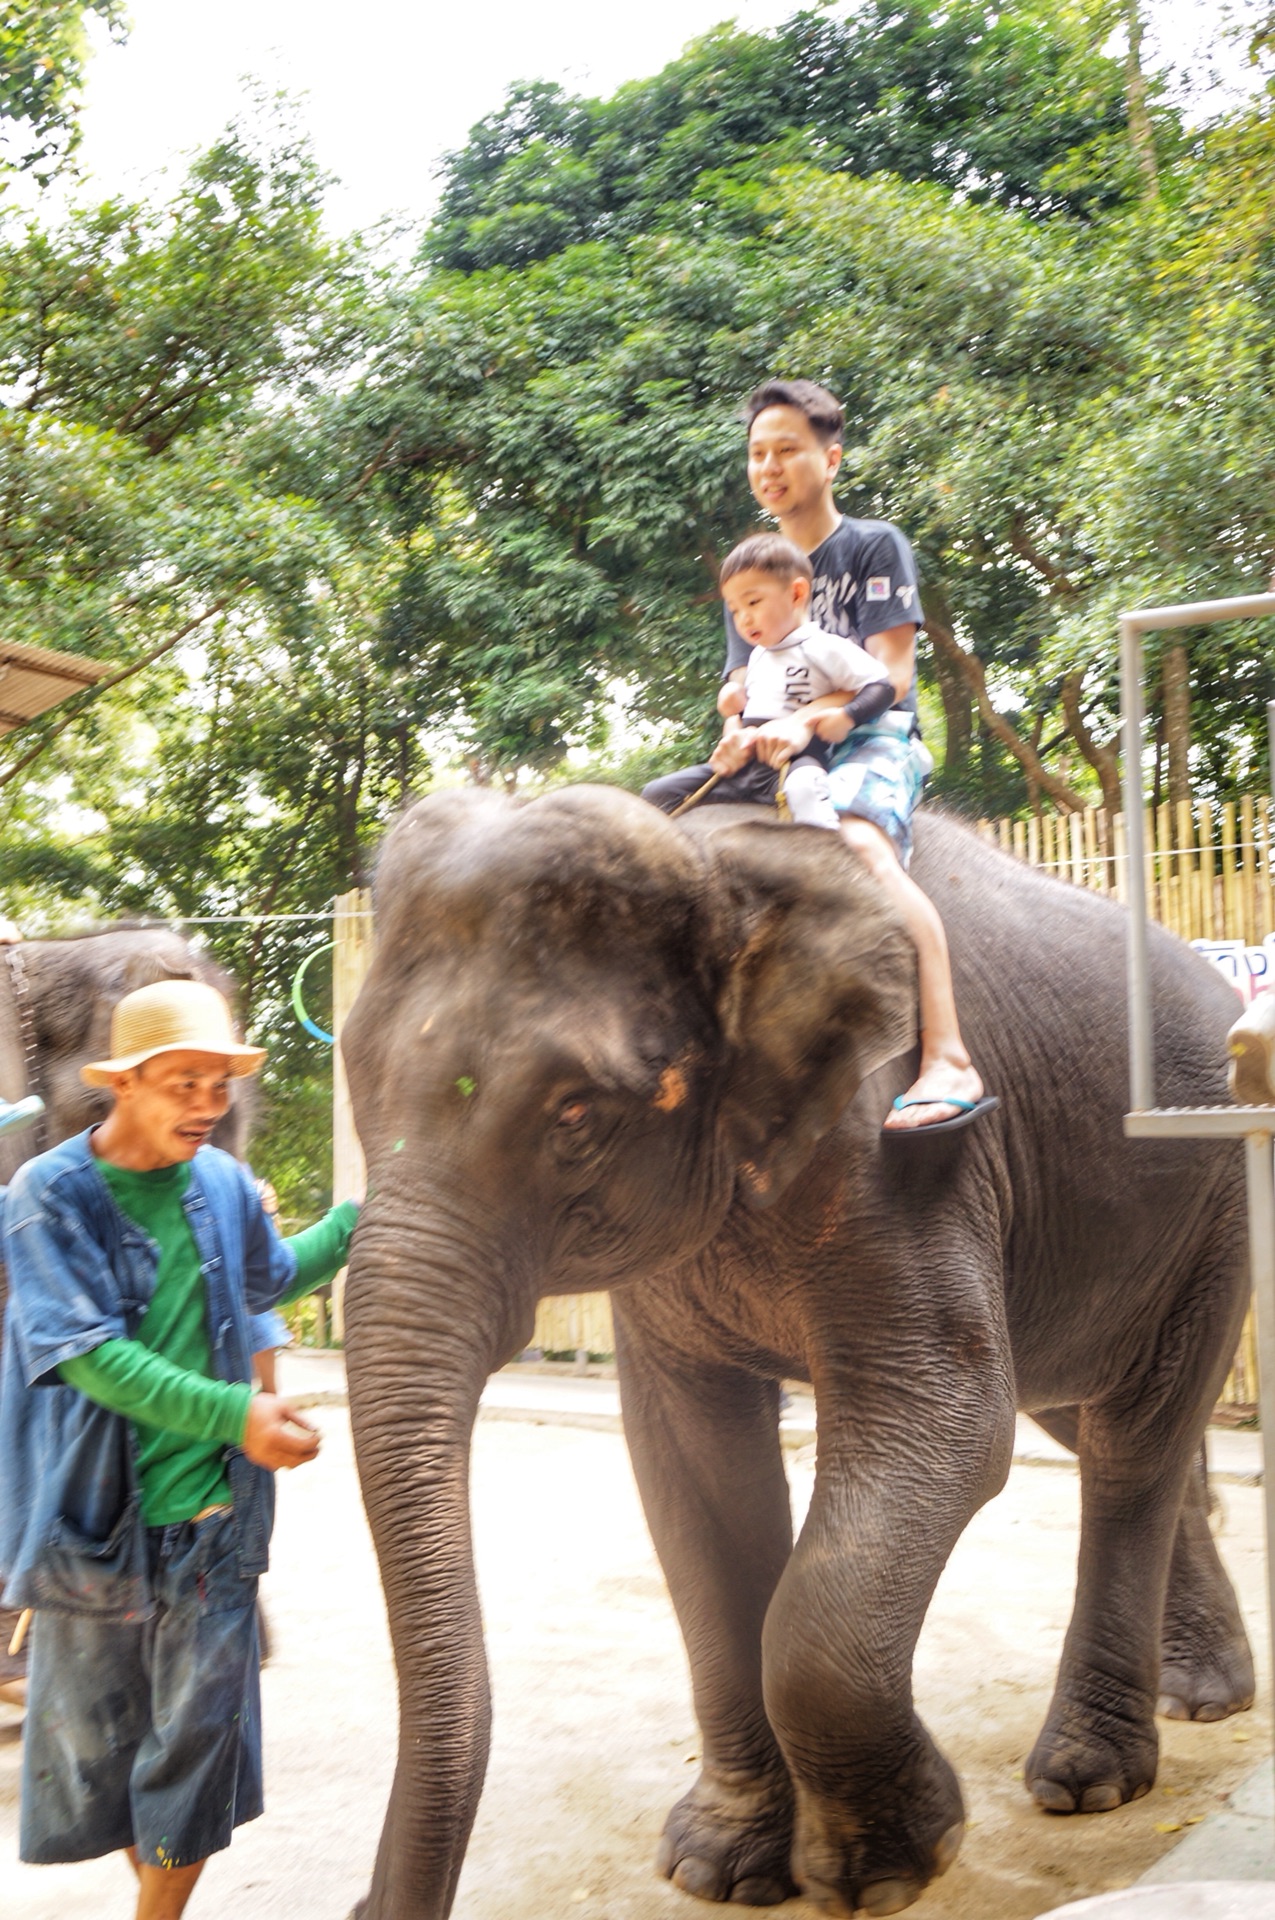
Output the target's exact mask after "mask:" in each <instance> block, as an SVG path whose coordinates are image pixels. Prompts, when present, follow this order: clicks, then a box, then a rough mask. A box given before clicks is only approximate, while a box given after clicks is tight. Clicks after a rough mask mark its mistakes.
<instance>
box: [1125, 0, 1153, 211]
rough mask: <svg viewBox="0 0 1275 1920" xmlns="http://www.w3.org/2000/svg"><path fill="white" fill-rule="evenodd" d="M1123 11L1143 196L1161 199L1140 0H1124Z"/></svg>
mask: <svg viewBox="0 0 1275 1920" xmlns="http://www.w3.org/2000/svg"><path fill="white" fill-rule="evenodd" d="M1122 11H1123V13H1124V19H1125V26H1126V27H1127V29H1128V33H1129V47H1128V51H1127V52H1126V54H1125V62H1124V75H1125V79H1124V90H1125V116H1126V119H1127V122H1128V127H1129V145H1130V146H1131V147H1132V148H1133V157H1134V159H1135V160H1136V161H1137V163H1138V169H1139V171H1140V173H1141V174H1142V196H1143V198H1144V199H1145V200H1157V199H1158V198H1159V196H1160V173H1159V169H1158V167H1157V165H1156V154H1155V131H1154V129H1153V128H1152V125H1151V115H1150V113H1149V112H1148V111H1147V77H1146V74H1145V73H1144V72H1143V70H1142V9H1141V6H1140V4H1139V0H1124V4H1123V8H1122Z"/></svg>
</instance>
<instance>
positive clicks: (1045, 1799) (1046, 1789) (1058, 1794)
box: [1031, 1780, 1076, 1813]
mask: <svg viewBox="0 0 1275 1920" xmlns="http://www.w3.org/2000/svg"><path fill="white" fill-rule="evenodd" d="M1031 1797H1032V1799H1033V1800H1034V1801H1035V1802H1036V1805H1037V1806H1038V1807H1043V1808H1044V1809H1045V1812H1046V1813H1074V1812H1075V1811H1076V1800H1075V1795H1074V1794H1073V1793H1072V1792H1071V1791H1070V1789H1069V1788H1067V1787H1064V1785H1063V1784H1062V1781H1061V1780H1033V1781H1032V1783H1031Z"/></svg>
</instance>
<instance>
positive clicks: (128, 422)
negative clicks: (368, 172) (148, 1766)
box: [0, 0, 1275, 1077]
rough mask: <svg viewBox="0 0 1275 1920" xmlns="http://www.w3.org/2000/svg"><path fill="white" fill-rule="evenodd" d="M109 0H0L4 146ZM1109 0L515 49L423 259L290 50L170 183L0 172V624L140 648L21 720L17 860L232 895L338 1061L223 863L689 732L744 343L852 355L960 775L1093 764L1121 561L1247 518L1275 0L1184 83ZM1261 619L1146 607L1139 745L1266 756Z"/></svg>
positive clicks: (58, 92)
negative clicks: (79, 692)
mask: <svg viewBox="0 0 1275 1920" xmlns="http://www.w3.org/2000/svg"><path fill="white" fill-rule="evenodd" d="M85 11H86V9H84V8H82V7H73V6H66V5H54V4H52V0H45V4H39V3H38V0H30V4H26V5H23V6H19V7H17V8H16V9H15V8H11V9H9V10H8V11H7V12H6V14H5V20H4V26H3V29H0V33H3V34H4V35H10V36H14V35H16V36H17V38H12V37H11V39H9V40H0V55H3V56H6V57H7V64H6V63H5V62H4V61H2V60H0V70H2V71H3V73H4V76H5V78H4V83H3V84H4V89H5V90H4V91H3V92H0V121H2V122H3V123H4V125H5V127H6V129H7V140H8V144H7V147H6V151H7V153H8V155H9V161H8V164H10V165H17V164H20V163H24V164H26V165H28V166H29V167H31V168H33V169H35V170H40V171H45V172H47V171H50V170H52V169H54V168H56V167H58V166H59V165H61V166H63V167H65V165H66V160H67V155H68V154H69V152H70V150H71V148H72V146H73V141H74V103H75V97H76V87H77V85H78V74H79V66H78V62H79V60H80V58H81V55H82V47H83V42H82V37H81V36H82V26H83V15H84V13H85ZM92 11H96V12H97V13H98V14H99V15H101V16H102V18H103V19H105V20H107V21H109V22H111V23H112V24H113V25H115V26H116V27H118V22H119V15H118V13H117V11H116V9H115V8H114V6H113V5H111V4H110V3H109V0H102V4H101V5H99V6H97V7H96V8H94V9H92ZM1140 26H1141V21H1140V16H1139V14H1138V12H1137V8H1136V5H1135V4H1134V0H1119V3H1118V4H1116V3H1115V0H1102V4H1098V0H1068V4H1062V5H1058V4H1045V3H1044V0H1020V3H1019V4H1015V5H1011V6H1006V7H1001V8H992V7H990V6H987V5H984V4H977V3H976V0H952V4H950V5H949V6H946V7H942V8H939V7H926V6H921V5H918V4H912V0H895V3H894V4H887V0H859V3H858V4H854V5H851V6H849V7H837V8H824V9H820V10H819V11H816V12H806V13H799V14H797V15H796V16H795V17H794V18H793V19H792V20H790V21H789V22H788V23H787V24H786V25H785V26H784V27H782V28H780V29H778V30H776V31H775V32H773V33H748V32H743V31H740V30H738V29H735V28H723V29H720V30H718V31H716V32H714V33H712V34H710V35H708V36H707V37H706V38H705V39H703V40H701V41H699V42H696V43H695V44H693V45H692V46H691V47H689V48H688V49H687V51H686V52H685V54H684V55H683V56H681V58H680V59H678V60H677V61H674V62H673V63H671V64H670V66H669V67H667V68H666V69H665V70H664V71H663V72H662V73H660V74H657V75H655V76H654V77H652V78H651V79H648V80H643V81H635V82H632V83H630V84H629V85H626V86H624V87H621V88H619V89H618V90H617V91H616V92H615V93H614V94H613V95H612V96H611V97H610V98H608V99H588V98H583V97H575V96H572V95H570V94H567V93H565V92H564V91H562V90H561V89H560V88H557V87H554V86H550V85H548V84H543V83H536V84H530V85H527V86H524V87H520V88H517V89H515V90H514V91H513V92H512V93H511V94H510V95H509V97H508V98H507V99H506V101H505V102H504V103H503V105H501V106H500V107H499V108H498V109H497V110H496V111H495V112H493V113H492V114H491V115H489V116H488V117H487V118H486V119H485V120H483V121H482V122H481V123H480V124H479V125H478V126H477V127H475V129H474V130H473V132H472V134H471V136H470V139H469V141H468V142H467V143H466V145H465V146H464V148H463V149H461V151H459V152H458V153H456V154H454V155H452V156H451V157H450V159H449V161H448V163H447V167H446V169H445V175H444V179H443V183H442V192H441V198H440V203H439V208H438V213H437V217H436V219H435V220H434V222H433V223H432V225H431V227H430V229H429V231H428V233H427V234H426V236H425V239H424V242H423V245H422V247H421V249H420V252H419V254H418V256H417V257H416V258H415V259H413V260H411V261H410V262H408V263H404V262H403V261H402V260H401V259H397V258H395V257H394V256H393V255H389V256H386V257H382V255H381V254H380V253H379V252H378V251H377V248H376V246H375V244H374V243H373V242H371V241H370V240H359V239H355V240H352V241H337V240H336V239H334V238H333V237H332V236H331V235H330V234H328V233H327V232H326V231H325V228H324V223H323V216H322V203H323V193H324V187H325V182H324V179H323V176H322V174H321V172H320V171H319V169H318V168H317V167H316V165H315V162H314V160H313V157H312V155H311V153H310V151H309V148H308V145H307V142H306V140H305V138H304V137H303V135H302V134H301V133H300V132H299V131H298V128H297V125H296V118H295V112H294V110H292V109H290V108H289V107H288V106H287V105H286V103H281V102H278V101H268V100H258V101H257V102H256V103H255V105H254V106H253V107H252V108H251V109H250V110H249V111H248V112H247V114H246V115H245V118H244V120H243V121H242V122H241V123H240V124H238V125H236V126H234V127H232V128H230V129H228V130H227V131H226V133H225V134H224V135H223V137H222V138H221V139H219V140H218V141H217V142H215V143H214V144H213V145H212V146H211V147H210V148H209V149H208V150H207V151H205V152H203V153H201V154H198V155H196V156H195V157H194V158H193V160H192V161H191V164H190V167H189V171H188V173H187V176H186V178H185V179H184V180H182V181H179V182H178V183H177V184H176V185H175V186H172V187H170V188H167V189H165V190H164V191H163V192H162V193H159V194H156V195H155V196H153V197H152V198H150V199H147V200H136V201H127V202H126V201H122V200H111V201H107V202H105V203H103V202H101V201H98V200H95V199H94V198H93V197H92V194H91V191H89V192H83V191H82V192H81V193H80V194H79V195H78V197H73V199H72V201H71V210H70V211H68V212H64V213H62V214H60V215H59V216H58V217H57V218H56V219H54V218H53V217H52V216H47V217H46V216H45V215H43V214H42V213H40V212H38V211H37V213H35V214H34V215H33V214H29V213H22V212H19V211H18V210H17V209H16V208H15V207H12V206H8V207H7V210H6V205H7V203H6V201H5V200H4V198H3V196H0V396H2V397H3V410H2V411H0V631H3V632H5V633H7V634H11V635H12V636H13V637H15V638H21V639H27V640H35V641H37V642H42V643H44V644H48V645H51V646H54V647H58V648H61V649H64V650H69V651H72V652H84V653H90V654H92V655H94V656H96V657H99V658H102V659H107V660H109V661H111V662H112V663H113V664H114V665H116V666H117V667H119V668H124V669H126V668H130V667H132V668H136V669H137V671H135V672H133V673H131V674H129V675H128V676H127V677H126V678H124V679H123V680H122V681H121V682H120V683H119V684H118V685H117V686H115V687H114V688H113V689H111V690H110V691H108V692H106V693H103V694H100V695H97V696H91V695H84V696H80V697H78V698H77V699H76V700H74V701H72V702H70V703H69V704H68V705H67V706H66V707H65V708H63V709H61V710H59V711H57V712H55V713H53V714H50V715H48V716H47V717H46V718H45V719H43V720H41V721H40V722H38V723H35V724H34V725H33V726H31V727H29V728H27V729H25V730H23V731H22V732H21V733H18V734H15V735H13V736H11V737H10V739H9V740H8V741H7V742H6V743H5V753H4V756H3V757H0V861H2V863H3V892H4V902H5V905H6V906H7V907H8V909H9V911H11V912H18V913H19V914H25V915H26V916H27V917H28V918H29V919H30V921H31V923H32V924H33V925H37V926H38V925H39V924H40V923H41V921H43V922H44V923H46V924H52V923H58V922H62V921H65V919H66V918H67V917H68V916H73V915H74V914H76V913H97V914H103V913H117V912H124V913H137V912H161V913H164V914H171V915H176V916H187V917H190V918H192V919H198V920H203V919H206V918H208V917H218V916H219V917H220V918H221V921H222V924H221V926H220V928H219V929H217V930H214V931H212V932H210V934H209V936H208V937H209V938H212V939H214V940H215V942H216V945H217V951H218V953H219V955H220V957H221V958H223V959H224V960H226V961H227V962H228V963H229V964H231V965H232V966H233V967H234V968H235V970H236V972H237V973H238V975H239V978H240V980H241V982H242V983H243V986H244V988H245V990H246V992H247V993H248V994H249V995H250V996H252V999H253V1003H254V1017H255V1018H256V1019H257V1020H258V1021H259V1022H264V1023H265V1025H264V1030H266V1031H269V1030H270V1029H271V1027H272V1025H273V1029H274V1031H275V1032H276V1033H277V1035H278V1037H279V1045H280V1054H279V1060H280V1071H281V1072H284V1073H287V1074H301V1075H302V1076H303V1077H304V1075H305V1074H308V1073H311V1072H312V1071H314V1072H318V1073H320V1074H321V1073H322V1071H324V1070H325V1068H324V1064H323V1063H322V1061H320V1060H318V1059H317V1058H316V1055H315V1053H314V1046H315V1043H313V1042H310V1041H308V1040H306V1039H305V1038H304V1037H303V1036H301V1035H300V1034H299V1033H298V1032H297V1030H296V1029H295V1028H294V1027H293V1026H292V1025H291V1023H290V1021H289V1018H288V1016H287V1015H286V1011H285V1009H286V988H287V982H288V979H289V978H290V976H291V972H292V971H293V970H294V968H295V965H296V962H297V960H298V958H299V957H300V954H301V953H302V952H304V951H306V950H307V948H308V944H309V943H311V942H312V941H313V940H314V939H315V938H316V934H315V932H314V929H313V926H312V924H311V923H310V922H308V921H305V920H299V921H295V922H294V921H271V922H268V923H265V922H261V921H260V920H257V919H255V918H251V917H252V916H257V915H260V914H262V913H270V914H307V913H318V912H320V911H321V910H322V908H323V907H324V905H325V903H326V902H327V901H328V900H329V899H330V898H331V895H332V893H333V892H334V891H338V890H343V889H345V888H347V887H348V886H350V885H352V884H354V883H356V882H360V881H362V880H363V879H364V878H365V877H366V875H367V873H368V870H369V865H370V862H371V859H372V857H373V853H374V849H375V845H376V842H377V839H378V837H379V835H380V833H381V831H382V830H383V828H384V826H385V824H386V823H387V821H388V820H389V818H390V817H391V815H392V814H393V812H394V811H395V809H396V808H397V807H398V806H399V805H401V803H402V801H403V800H404V799H405V798H406V797H407V795H408V794H409V793H410V792H412V791H413V790H419V789H420V788H421V787H422V786H424V785H428V784H429V783H430V782H431V781H434V780H439V779H460V778H473V779H480V780H493V779H497V780H504V781H506V782H508V783H510V784H512V785H517V786H520V787H525V786H526V785H527V784H528V783H529V782H533V781H544V780H555V779H562V778H570V777H575V776H576V775H578V774H579V773H580V772H581V771H582V770H589V771H592V772H593V773H594V774H597V773H601V774H603V775H604V776H606V777H616V778H622V779H628V780H633V779H637V778H638V777H639V774H640V772H642V771H644V770H646V769H647V768H649V766H650V764H651V763H652V761H653V760H655V759H663V761H664V762H665V764H676V763H677V762H679V761H680V760H681V759H683V758H684V757H686V756H687V755H698V753H699V751H700V749H701V747H702V745H703V744H704V742H705V741H706V739H707V738H708V737H709V732H710V729H711V726H712V724H713V708H712V701H713V692H714V688H715V684H716V680H717V675H718V671H719V666H720V660H721V616H720V609H719V604H718V596H717V590H716V568H717V565H718V562H719V560H720V558H721V557H722V555H723V553H724V552H725V550H726V549H727V548H728V547H729V546H730V545H731V544H732V543H733V542H734V541H735V540H736V539H737V538H738V537H739V536H740V535H741V534H742V533H744V532H746V531H747V530H749V529H750V528H751V527H753V526H754V525H755V524H756V519H757V516H756V510H755V508H754V506H753V503H752V500H751V498H750V496H749V494H748V491H747V487H746V484H745V478H744V472H743V458H742V454H743V444H742V429H741V426H740V422H739V414H738V410H739V406H740V403H741V401H742V400H743V398H744V396H745V395H746V394H747V393H748V391H749V390H750V388H751V387H752V386H753V385H754V384H755V383H756V382H757V381H758V380H760V379H762V378H763V377H765V376H767V375H769V374H771V373H780V374H789V375H795V374H805V375H809V376H811V377H814V378H816V379H819V380H822V381H824V382H826V383H827V384H829V385H831V386H832V387H833V388H834V389H835V390H836V391H837V392H838V394H839V395H840V396H841V397H842V398H843V399H844V401H845V405H846V413H847V423H848V434H847V447H846V459H845V466H844V470H843V471H844V484H843V486H842V487H841V489H840V491H839V498H840V500H841V503H842V505H843V506H844V507H845V508H846V509H847V510H848V511H851V512H858V513H866V514H874V515H875V514H883V515H886V516H888V517H891V518H893V519H896V520H898V521H899V523H900V524H901V525H902V526H903V527H904V529H905V530H906V531H907V532H908V534H909V535H910V537H911V538H912V540H913V542H914V544H915V546H916V549H917V552H918V557H919V559H920V562H921V568H922V575H923V582H924V597H925V605H926V611H927V616H928V618H927V630H926V635H925V644H924V646H923V649H922V663H921V671H922V680H923V703H924V712H925V719H926V726H927V732H928V735H929V737H930V738H931V740H932V741H933V743H934V745H935V747H936V750H937V751H938V757H939V761H940V767H939V774H938V778H937V788H938V791H939V792H940V793H941V794H942V796H943V797H944V798H945V799H946V800H947V801H948V802H950V803H953V804H956V805H958V806H961V807H963V808H965V809H967V810H969V811H973V812H979V813H1003V812H1018V811H1022V810H1025V809H1026V808H1028V807H1030V806H1032V805H1036V804H1039V803H1040V801H1041V800H1042V798H1047V799H1052V800H1053V801H1054V802H1056V803H1057V804H1059V805H1061V806H1063V807H1070V806H1075V805H1078V804H1081V803H1082V802H1085V801H1088V800H1093V799H1097V798H1101V797H1104V796H1105V797H1106V798H1108V799H1109V800H1114V798H1115V784H1114V782H1115V765H1116V763H1115V755H1114V750H1113V749H1114V732H1115V722H1116V711H1115V667H1116V663H1115V659H1114V645H1113V635H1114V628H1115V617H1116V614H1117V612H1118V610H1119V609H1120V607H1121V606H1123V605H1125V604H1128V603H1129V602H1130V601H1134V600H1149V599H1164V598H1169V597H1172V598H1179V597H1182V596H1183V595H1186V594H1189V595H1192V596H1194V595H1201V596H1203V595H1209V594H1215V593H1230V592H1234V591H1238V590H1245V591H1251V590H1253V589H1254V588H1255V587H1260V586H1262V585H1264V583H1265V581H1266V578H1267V576H1268V575H1269V573H1270V571H1271V567H1272V562H1273V558H1275V472H1273V471H1272V467H1273V464H1275V446H1273V444H1272V440H1271V435H1270V430H1269V422H1270V419H1271V418H1272V414H1273V411H1275V410H1273V408H1272V374H1273V360H1275V298H1273V295H1275V101H1273V100H1272V96H1271V92H1270V90H1269V87H1267V86H1264V84H1263V81H1264V78H1265V76H1266V73H1267V71H1268V69H1269V67H1270V65H1271V55H1270V48H1271V45H1272V44H1273V42H1272V39H1271V26H1270V19H1269V17H1268V10H1267V9H1263V8H1255V9H1253V11H1252V15H1251V19H1250V31H1251V39H1252V45H1253V50H1254V57H1255V60H1256V62H1257V65H1256V66H1255V68H1254V75H1255V80H1254V88H1253V91H1252V93H1251V95H1250V96H1249V97H1248V98H1247V99H1244V100H1241V101H1239V102H1238V103H1235V102H1232V103H1231V104H1230V105H1228V106H1227V107H1226V108H1225V110H1224V111H1219V112H1218V113H1216V114H1215V116H1214V117H1213V118H1212V119H1211V120H1208V121H1206V122H1203V123H1189V122H1188V121H1187V120H1186V119H1185V118H1184V117H1183V114H1182V112H1181V110H1180V108H1179V107H1177V106H1175V105H1174V104H1173V94H1172V90H1171V88H1170V87H1169V86H1168V85H1167V82H1166V80H1165V76H1163V75H1161V74H1159V73H1157V72H1155V71H1150V70H1146V69H1145V66H1144V56H1143V53H1142V45H1143V43H1142V41H1141V38H1140ZM55 29H56V33H57V34H58V35H60V36H61V37H60V38H57V37H55V32H54V30H55ZM23 36H25V37H23ZM42 36H43V37H42ZM42 47H45V48H47V50H48V52H49V55H50V57H51V58H53V61H54V65H53V67H52V68H49V67H44V66H41V64H40V58H41V56H40V51H39V50H40V49H41V48H42ZM14 49H16V51H14ZM23 49H25V51H23ZM10 56H11V57H10ZM1263 62H1265V63H1266V64H1265V65H1263V64H1262V63H1263ZM1268 654H1269V649H1268V648H1267V647H1265V646H1263V645H1261V644H1260V641H1259V638H1258V636H1255V634H1254V633H1253V631H1252V630H1240V629H1235V630H1228V629H1211V630H1209V632H1208V633H1207V634H1204V635H1200V636H1187V637H1186V639H1185V640H1184V642H1183V643H1182V644H1180V645H1179V644H1178V643H1177V642H1176V641H1175V643H1174V644H1173V645H1172V646H1168V645H1166V646H1165V648H1164V650H1163V655H1162V657H1161V660H1160V671H1161V675H1162V680H1161V684H1160V687H1159V689H1158V690H1155V698H1154V701H1153V707H1154V711H1155V717H1156V719H1157V723H1158V726H1159V730H1160V744H1159V746H1158V748H1157V779H1158V780H1159V781H1160V782H1161V784H1162V787H1163V790H1164V791H1165V792H1166V793H1168V792H1170V791H1172V792H1174V793H1179V792H1181V791H1183V790H1184V783H1191V784H1193V785H1194V786H1195V787H1196V788H1197V789H1198V790H1200V791H1202V792H1204V793H1206V794H1209V795H1213V796H1217V797H1226V796H1228V795H1231V794H1233V793H1235V792H1236V791H1238V790H1240V789H1241V788H1243V787H1244V786H1246V785H1247V786H1250V787H1251V786H1252V785H1253V784H1254V781H1255V778H1257V777H1258V776H1257V775H1256V769H1257V768H1258V766H1259V764H1260V755H1261V753H1262V751H1263V744H1262V743H1263V732H1264V713H1263V710H1262V709H1263V704H1264V701H1265V699H1266V698H1267V697H1268V695H1270V694H1272V693H1275V686H1273V685H1272V673H1271V669H1270V667H1269V666H1268V664H1267V660H1268Z"/></svg>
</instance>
